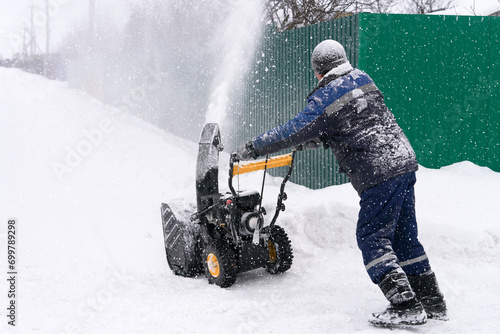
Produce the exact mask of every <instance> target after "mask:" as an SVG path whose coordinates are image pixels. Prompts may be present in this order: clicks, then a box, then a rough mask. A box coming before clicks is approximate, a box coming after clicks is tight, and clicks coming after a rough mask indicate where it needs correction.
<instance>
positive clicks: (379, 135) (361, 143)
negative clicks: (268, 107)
mask: <svg viewBox="0 0 500 334" xmlns="http://www.w3.org/2000/svg"><path fill="white" fill-rule="evenodd" d="M347 64H348V63H347ZM318 139H320V140H321V141H322V142H323V143H324V144H325V146H327V147H330V148H331V149H332V150H333V152H334V154H335V156H336V158H337V161H338V164H339V166H340V172H341V173H345V174H347V176H349V178H350V180H351V183H352V185H353V187H354V189H356V191H357V192H358V193H359V194H361V193H362V192H363V191H364V190H366V189H368V188H371V187H373V186H375V185H377V184H379V183H381V182H383V181H385V180H388V179H391V178H393V177H395V176H398V175H401V174H404V173H407V172H411V171H415V170H417V169H418V163H417V160H416V157H415V152H414V151H413V149H412V147H411V145H410V143H409V141H408V139H407V138H406V136H405V135H404V133H403V131H402V130H401V128H400V127H399V125H398V124H397V123H396V119H395V118H394V115H393V114H392V113H391V112H390V111H389V109H388V108H387V107H386V105H385V103H384V96H383V95H382V93H381V92H380V90H378V88H377V86H375V84H374V83H373V80H372V79H371V78H370V77H369V76H368V74H366V73H364V72H363V71H361V70H358V69H352V67H350V66H349V67H348V69H347V71H345V73H342V74H341V75H337V74H335V71H333V70H332V71H330V72H329V73H327V75H326V76H325V77H324V78H323V79H322V80H321V81H320V82H319V84H318V86H317V87H316V89H315V90H314V91H313V92H312V93H311V94H310V95H309V97H308V99H307V106H306V107H305V109H304V110H303V111H302V112H300V113H299V114H298V115H296V116H295V117H294V118H292V119H291V120H290V121H288V122H287V123H286V124H283V125H280V126H278V127H276V128H274V129H272V130H270V131H268V132H266V133H264V134H262V135H260V136H257V137H255V138H254V139H253V140H252V144H253V147H254V150H255V153H256V154H258V155H259V156H262V155H267V154H270V153H275V152H278V151H281V150H283V149H286V148H291V147H295V146H298V145H300V144H303V143H306V142H308V141H311V140H313V141H317V140H318Z"/></svg>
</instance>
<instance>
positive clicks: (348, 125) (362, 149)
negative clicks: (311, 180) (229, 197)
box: [236, 40, 447, 326]
mask: <svg viewBox="0 0 500 334" xmlns="http://www.w3.org/2000/svg"><path fill="white" fill-rule="evenodd" d="M312 67H313V69H314V72H315V74H316V77H317V78H318V80H319V83H318V85H317V87H316V88H315V89H314V90H313V91H312V92H311V94H310V95H309V96H308V99H307V106H306V107H305V109H304V110H303V111H302V112H300V113H299V114H298V115H296V116H295V117H294V118H292V119H291V120H290V121H288V122H287V123H286V124H283V125H280V126H278V127H276V128H274V129H272V130H270V131H268V132H266V133H264V134H262V135H260V136H257V137H255V138H254V139H253V140H251V141H249V142H247V143H246V144H245V145H243V146H242V147H240V148H238V149H237V151H236V156H237V158H239V159H240V160H248V159H255V158H257V157H259V156H264V155H267V154H270V153H275V152H278V151H281V150H283V149H286V148H291V147H296V146H301V145H302V146H306V147H311V146H316V145H318V144H319V143H323V144H324V146H325V147H326V148H327V147H330V148H331V149H332V150H333V153H334V154H335V156H336V158H337V161H338V164H339V166H340V172H342V173H345V174H347V175H348V176H349V178H350V181H351V184H352V185H353V187H354V188H355V189H356V191H357V192H358V194H359V196H360V197H361V201H360V207H361V208H360V212H359V218H358V224H357V229H356V237H357V242H358V246H359V248H360V250H361V252H362V255H363V261H364V264H365V268H366V270H367V272H368V275H369V276H370V278H371V280H372V281H373V283H375V284H378V286H379V287H380V289H381V290H382V292H383V293H384V295H385V297H386V298H387V299H388V300H389V302H390V305H389V306H388V307H387V309H386V310H385V311H384V312H381V313H374V314H372V316H371V318H370V319H369V321H370V322H371V323H373V324H375V325H382V326H384V325H387V326H392V325H420V324H423V323H425V322H426V321H427V318H434V319H439V320H447V315H446V304H445V301H444V297H443V295H442V293H441V292H440V290H439V287H438V284H437V281H436V276H435V274H434V273H433V271H432V270H431V267H430V265H429V260H428V259H427V255H426V253H425V251H424V248H423V247H422V245H421V244H420V242H419V241H418V239H417V234H418V233H417V221H416V218H415V196H414V190H413V186H414V184H415V181H416V179H415V171H416V170H417V168H418V163H417V160H416V157H415V152H414V151H413V149H412V147H411V145H410V143H409V141H408V139H407V138H406V136H405V135H404V133H403V131H402V130H401V128H400V127H399V126H398V124H397V123H396V120H395V118H394V115H393V114H392V113H391V112H390V111H389V109H387V107H386V105H385V103H384V97H383V95H382V93H381V92H380V91H379V90H378V89H377V87H376V86H375V84H374V83H373V81H372V79H371V78H370V77H369V76H368V75H367V74H366V73H364V72H363V71H360V70H358V69H354V68H353V67H352V66H351V64H350V63H349V62H348V61H347V58H346V54H345V50H344V48H343V47H342V45H340V44H339V43H338V42H336V41H333V40H325V41H323V42H321V43H320V44H318V45H317V46H316V48H315V49H314V51H313V53H312Z"/></svg>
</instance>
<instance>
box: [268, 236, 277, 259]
mask: <svg viewBox="0 0 500 334" xmlns="http://www.w3.org/2000/svg"><path fill="white" fill-rule="evenodd" d="M267 249H268V250H269V263H274V261H276V247H275V246H274V242H272V241H271V240H268V241H267Z"/></svg>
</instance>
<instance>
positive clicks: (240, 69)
mask: <svg viewBox="0 0 500 334" xmlns="http://www.w3.org/2000/svg"><path fill="white" fill-rule="evenodd" d="M261 16H262V3H261V1H260V0H259V1H255V0H241V1H239V2H237V4H236V6H235V8H234V10H233V12H232V13H231V14H230V15H229V16H228V18H227V19H226V21H225V22H224V24H223V25H222V26H221V27H220V29H219V30H218V32H217V33H216V36H219V37H218V38H217V42H216V43H215V46H216V47H217V49H216V50H214V52H217V53H220V54H221V56H222V57H221V61H220V63H219V64H218V65H217V73H216V75H215V78H214V81H213V87H214V88H213V91H212V93H211V95H210V100H209V105H208V110H207V114H206V117H205V123H218V124H219V125H221V124H222V123H223V122H224V118H225V116H226V112H227V108H228V104H229V99H230V98H231V97H232V96H231V95H230V94H231V93H234V92H235V91H236V90H237V89H238V87H239V86H240V85H241V83H242V79H243V77H244V75H245V73H246V71H247V70H248V67H249V63H250V61H251V59H252V57H253V54H254V48H255V45H256V42H257V37H258V35H259V33H260V27H261V25H260V18H261Z"/></svg>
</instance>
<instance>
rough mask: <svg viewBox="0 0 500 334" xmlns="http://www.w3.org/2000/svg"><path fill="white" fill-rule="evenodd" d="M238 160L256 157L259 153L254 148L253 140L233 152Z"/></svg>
mask: <svg viewBox="0 0 500 334" xmlns="http://www.w3.org/2000/svg"><path fill="white" fill-rule="evenodd" d="M233 155H234V157H235V159H236V160H242V161H244V160H252V159H256V158H257V157H258V156H259V155H258V154H257V153H255V149H254V148H253V143H252V142H251V141H249V142H247V143H246V144H245V145H243V146H240V147H238V148H237V149H236V151H235V152H234V153H233Z"/></svg>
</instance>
